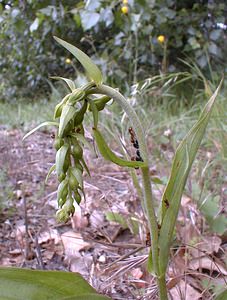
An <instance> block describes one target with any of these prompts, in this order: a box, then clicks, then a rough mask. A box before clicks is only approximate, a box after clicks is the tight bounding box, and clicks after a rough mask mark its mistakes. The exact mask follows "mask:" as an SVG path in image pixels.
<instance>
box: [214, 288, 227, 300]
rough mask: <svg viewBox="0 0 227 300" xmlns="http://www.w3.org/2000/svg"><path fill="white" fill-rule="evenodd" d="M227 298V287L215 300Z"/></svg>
mask: <svg viewBox="0 0 227 300" xmlns="http://www.w3.org/2000/svg"><path fill="white" fill-rule="evenodd" d="M226 299H227V289H226V290H225V291H223V292H222V293H221V294H219V295H218V296H217V297H216V298H215V299H214V300H226Z"/></svg>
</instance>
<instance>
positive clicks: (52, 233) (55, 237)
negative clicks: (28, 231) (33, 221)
mask: <svg viewBox="0 0 227 300" xmlns="http://www.w3.org/2000/svg"><path fill="white" fill-rule="evenodd" d="M49 241H54V244H55V245H57V244H59V243H60V242H61V238H60V235H59V233H58V231H57V229H49V230H48V231H44V232H41V233H40V234H39V236H38V243H39V244H43V243H48V242H49Z"/></svg>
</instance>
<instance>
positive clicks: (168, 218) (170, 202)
mask: <svg viewBox="0 0 227 300" xmlns="http://www.w3.org/2000/svg"><path fill="white" fill-rule="evenodd" d="M222 81H223V80H222ZM222 81H221V83H220V84H219V86H218V88H217V89H216V91H215V93H214V94H213V96H212V97H211V98H210V100H209V101H208V103H207V104H206V106H205V108H204V110H203V111H202V113H201V115H200V117H199V120H198V121H197V122H196V123H195V125H194V126H193V127H192V129H191V130H190V131H189V133H188V134H187V135H186V136H185V138H184V139H183V140H182V142H181V143H180V145H179V146H178V148H177V150H176V153H175V156H174V160H173V165H172V169H171V174H170V178H169V181H168V184H167V186H166V189H165V191H164V194H163V197H162V211H161V213H162V215H161V229H160V235H159V249H160V253H159V267H160V271H161V273H164V272H165V270H166V267H167V263H168V253H169V248H170V245H171V242H172V236H173V231H174V227H175V223H176V219H177V215H178V211H179V207H180V202H181V197H182V194H183V190H184V187H185V184H186V180H187V177H188V174H189V172H190V169H191V166H192V163H193V161H194V159H195V156H196V153H197V151H198V148H199V146H200V143H201V141H202V138H203V136H204V134H205V130H206V127H207V124H208V121H209V118H210V115H211V111H212V107H213V104H214V102H215V99H216V97H217V95H218V92H219V90H220V88H221V84H222Z"/></svg>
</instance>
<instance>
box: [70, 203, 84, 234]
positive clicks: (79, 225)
mask: <svg viewBox="0 0 227 300" xmlns="http://www.w3.org/2000/svg"><path fill="white" fill-rule="evenodd" d="M71 224H72V228H73V229H83V228H85V227H87V226H88V218H87V217H86V216H84V215H82V211H81V208H80V206H78V207H77V208H76V211H75V213H74V215H73V216H72V218H71Z"/></svg>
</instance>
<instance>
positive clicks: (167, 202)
mask: <svg viewBox="0 0 227 300" xmlns="http://www.w3.org/2000/svg"><path fill="white" fill-rule="evenodd" d="M164 203H165V206H166V207H167V208H169V201H168V200H167V199H165V200H164Z"/></svg>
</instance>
